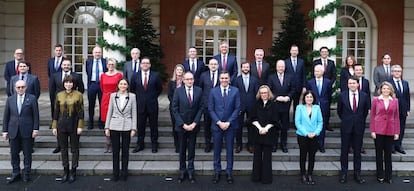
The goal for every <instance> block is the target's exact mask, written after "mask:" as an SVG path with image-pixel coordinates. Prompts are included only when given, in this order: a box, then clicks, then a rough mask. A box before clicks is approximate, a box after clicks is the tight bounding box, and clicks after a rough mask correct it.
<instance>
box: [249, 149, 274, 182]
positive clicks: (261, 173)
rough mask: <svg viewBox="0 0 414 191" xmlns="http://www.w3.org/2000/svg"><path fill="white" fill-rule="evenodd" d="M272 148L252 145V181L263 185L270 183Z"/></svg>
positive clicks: (271, 176) (271, 179)
mask: <svg viewBox="0 0 414 191" xmlns="http://www.w3.org/2000/svg"><path fill="white" fill-rule="evenodd" d="M272 146H273V145H270V144H259V143H255V144H254V153H253V171H252V180H253V181H255V182H258V181H261V182H262V183H264V184H269V183H272V181H273V175H272Z"/></svg>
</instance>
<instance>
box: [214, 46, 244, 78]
mask: <svg viewBox="0 0 414 191" xmlns="http://www.w3.org/2000/svg"><path fill="white" fill-rule="evenodd" d="M213 58H214V59H216V60H217V61H218V64H219V72H221V71H227V72H228V73H229V74H230V77H231V78H230V81H233V80H234V79H235V78H236V77H237V73H238V72H239V68H238V67H239V66H238V65H237V58H236V56H234V55H232V54H231V53H229V44H228V43H227V42H226V41H222V42H221V43H220V54H217V55H215V56H214V57H213Z"/></svg>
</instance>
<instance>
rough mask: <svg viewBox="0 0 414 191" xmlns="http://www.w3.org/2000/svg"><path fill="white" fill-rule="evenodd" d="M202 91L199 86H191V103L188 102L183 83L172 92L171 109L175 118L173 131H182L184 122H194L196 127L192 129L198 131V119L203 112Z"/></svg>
mask: <svg viewBox="0 0 414 191" xmlns="http://www.w3.org/2000/svg"><path fill="white" fill-rule="evenodd" d="M202 94H203V92H202V90H201V88H199V87H197V86H193V95H192V96H193V98H192V103H191V104H190V103H189V100H188V96H187V93H186V87H185V86H184V85H183V86H181V87H180V88H178V89H176V91H175V92H174V98H173V104H172V111H173V114H174V118H175V131H177V132H183V131H185V130H184V129H183V125H184V124H187V125H189V124H191V123H193V122H194V123H196V127H195V129H194V130H193V131H194V132H198V130H199V129H200V119H201V115H202V114H203V110H204V108H203V100H202V96H203V95H202Z"/></svg>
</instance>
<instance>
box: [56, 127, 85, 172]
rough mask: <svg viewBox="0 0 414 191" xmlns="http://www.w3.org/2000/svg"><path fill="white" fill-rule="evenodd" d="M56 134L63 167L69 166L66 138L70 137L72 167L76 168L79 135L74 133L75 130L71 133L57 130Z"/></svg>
mask: <svg viewBox="0 0 414 191" xmlns="http://www.w3.org/2000/svg"><path fill="white" fill-rule="evenodd" d="M58 136H59V146H60V149H61V150H60V153H61V156H62V165H63V168H69V154H68V146H69V141H68V139H70V152H71V153H72V168H77V167H78V166H79V137H80V136H79V135H78V134H77V133H76V130H75V131H74V132H72V133H66V132H61V131H59V130H58Z"/></svg>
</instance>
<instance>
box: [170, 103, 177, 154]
mask: <svg viewBox="0 0 414 191" xmlns="http://www.w3.org/2000/svg"><path fill="white" fill-rule="evenodd" d="M170 117H171V127H172V136H173V138H174V147H175V149H176V150H179V146H178V134H177V132H176V131H175V117H174V114H173V112H172V110H171V109H170Z"/></svg>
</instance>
